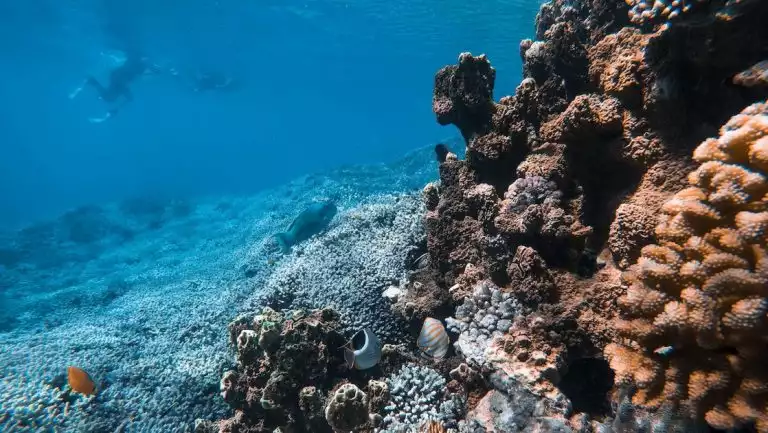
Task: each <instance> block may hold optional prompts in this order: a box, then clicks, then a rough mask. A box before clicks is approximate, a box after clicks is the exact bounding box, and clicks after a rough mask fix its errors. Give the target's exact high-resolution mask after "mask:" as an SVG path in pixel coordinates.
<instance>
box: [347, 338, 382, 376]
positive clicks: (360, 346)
mask: <svg viewBox="0 0 768 433" xmlns="http://www.w3.org/2000/svg"><path fill="white" fill-rule="evenodd" d="M342 347H344V360H345V361H346V362H347V366H348V367H349V368H352V367H354V368H356V369H358V370H367V369H369V368H371V367H374V366H375V365H376V364H378V363H379V360H381V341H379V338H378V337H376V334H374V333H373V331H371V330H370V329H368V328H365V329H363V330H362V331H358V332H357V333H356V334H355V335H353V336H352V338H351V339H350V340H349V342H347V344H345V345H344V346H342Z"/></svg>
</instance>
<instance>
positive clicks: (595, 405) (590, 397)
mask: <svg viewBox="0 0 768 433" xmlns="http://www.w3.org/2000/svg"><path fill="white" fill-rule="evenodd" d="M612 387H613V370H611V367H610V366H609V365H608V362H607V361H605V360H604V359H600V358H584V359H579V360H576V361H573V362H571V363H570V364H568V373H567V374H566V375H565V377H563V379H562V381H561V382H560V383H559V384H558V388H560V390H561V391H562V392H563V394H565V396H566V397H568V398H569V399H570V400H571V404H572V405H573V410H574V412H583V413H586V414H588V415H589V416H591V417H593V418H598V419H601V418H605V417H607V416H610V415H611V405H610V398H609V392H610V391H611V388H612Z"/></svg>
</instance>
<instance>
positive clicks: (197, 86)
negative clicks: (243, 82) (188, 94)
mask: <svg viewBox="0 0 768 433" xmlns="http://www.w3.org/2000/svg"><path fill="white" fill-rule="evenodd" d="M232 83H233V80H232V77H230V76H228V75H223V74H217V73H213V72H198V73H197V75H196V76H195V83H194V86H193V90H194V91H195V92H204V91H206V90H223V89H226V88H228V87H230V86H231V85H232Z"/></svg>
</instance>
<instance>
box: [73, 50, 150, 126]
mask: <svg viewBox="0 0 768 433" xmlns="http://www.w3.org/2000/svg"><path fill="white" fill-rule="evenodd" d="M159 71H160V68H159V67H158V66H157V65H154V64H151V63H149V62H148V61H147V58H146V57H141V56H139V55H136V54H135V53H126V57H125V61H124V62H122V64H120V65H119V66H117V67H116V68H114V69H113V70H112V71H111V72H110V73H109V83H108V84H107V85H106V86H104V85H102V84H101V83H100V82H99V81H98V80H97V79H96V78H94V77H93V76H89V77H88V78H86V80H85V82H84V83H83V86H84V85H86V84H87V85H89V86H91V87H93V88H94V89H96V92H97V93H98V94H99V98H100V99H101V100H103V101H104V102H106V103H108V104H113V103H117V104H116V105H115V106H114V107H112V108H111V109H109V110H108V111H107V112H106V114H105V115H104V116H103V117H96V118H93V117H92V118H90V119H88V120H89V121H90V122H92V123H101V122H103V121H105V120H107V119H110V118H112V117H114V116H115V114H117V112H118V111H119V110H120V109H122V108H123V106H125V104H127V103H128V102H131V101H132V100H133V93H132V92H131V89H130V85H131V83H132V82H133V81H135V80H136V79H137V78H139V77H140V76H142V75H144V74H146V73H157V72H159ZM83 86H80V87H79V88H77V89H75V91H74V92H72V94H70V95H69V98H70V99H73V98H74V97H76V96H77V95H78V94H79V93H80V91H81V90H82V88H83Z"/></svg>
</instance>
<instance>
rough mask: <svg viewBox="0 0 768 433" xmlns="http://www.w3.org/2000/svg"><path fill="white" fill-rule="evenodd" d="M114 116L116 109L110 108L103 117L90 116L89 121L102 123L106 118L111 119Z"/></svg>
mask: <svg viewBox="0 0 768 433" xmlns="http://www.w3.org/2000/svg"><path fill="white" fill-rule="evenodd" d="M112 116H114V111H113V110H109V111H107V112H106V114H104V115H103V116H102V117H89V118H88V121H89V122H91V123H101V122H104V121H106V120H109V119H111V118H112Z"/></svg>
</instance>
